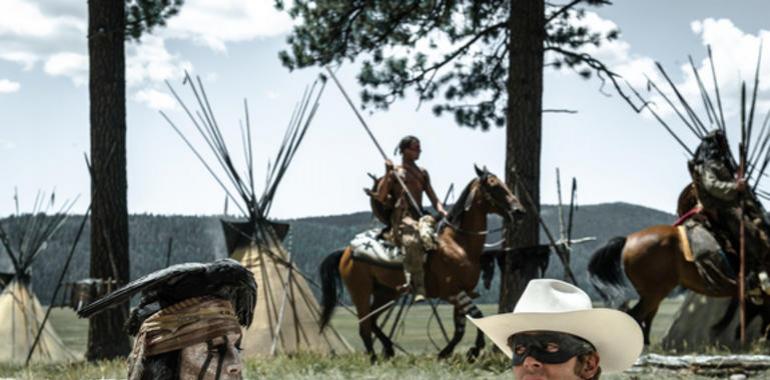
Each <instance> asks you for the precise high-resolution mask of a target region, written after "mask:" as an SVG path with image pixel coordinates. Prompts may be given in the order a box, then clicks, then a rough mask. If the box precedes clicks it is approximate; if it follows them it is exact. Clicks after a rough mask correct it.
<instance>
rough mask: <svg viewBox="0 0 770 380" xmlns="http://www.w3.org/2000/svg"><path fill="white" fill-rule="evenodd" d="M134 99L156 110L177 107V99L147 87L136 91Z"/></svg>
mask: <svg viewBox="0 0 770 380" xmlns="http://www.w3.org/2000/svg"><path fill="white" fill-rule="evenodd" d="M133 100H134V101H136V102H138V103H142V104H144V105H146V106H147V107H150V108H152V109H156V110H167V109H173V108H176V101H175V100H174V98H172V97H171V96H170V95H169V94H167V93H165V92H161V91H158V90H156V89H152V88H151V89H145V90H140V91H138V92H136V93H135V94H134V96H133Z"/></svg>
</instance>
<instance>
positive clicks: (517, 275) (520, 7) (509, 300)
mask: <svg viewBox="0 0 770 380" xmlns="http://www.w3.org/2000/svg"><path fill="white" fill-rule="evenodd" d="M508 22H509V28H510V34H509V41H508V45H509V52H510V53H509V55H508V83H507V87H508V109H507V110H506V119H507V120H506V123H507V125H506V159H505V171H506V173H505V174H506V175H505V178H506V184H507V185H508V186H509V187H510V188H511V189H512V190H513V192H514V194H515V195H516V196H517V197H518V198H519V199H520V200H521V201H522V202H526V199H527V197H526V196H525V195H524V193H523V191H524V190H526V191H528V192H529V193H530V195H531V196H532V200H533V202H534V203H535V204H534V205H527V206H528V207H527V209H528V212H527V214H526V215H525V216H524V220H523V221H522V223H520V224H517V225H515V226H508V228H507V229H506V236H505V238H506V245H507V246H508V247H511V248H517V247H533V246H536V245H538V244H539V226H538V219H537V215H536V214H535V212H537V213H539V212H540V148H541V137H542V131H541V129H542V108H543V107H542V101H543V42H544V41H545V2H544V1H543V0H511V9H510V18H509V21H508ZM514 171H515V172H516V173H517V174H518V178H519V182H518V183H517V182H516V180H515V178H516V176H514V175H513V172H514ZM533 210H534V211H533ZM511 262H512V260H506V265H505V270H504V271H503V274H502V281H501V282H500V300H499V306H498V309H499V310H498V311H499V312H501V313H502V312H510V311H512V310H513V307H514V306H515V305H516V302H517V301H518V299H519V297H520V296H521V293H522V292H523V290H524V287H525V286H526V284H527V282H529V280H530V279H531V278H532V276H533V274H532V271H521V270H520V269H516V268H512V265H511Z"/></svg>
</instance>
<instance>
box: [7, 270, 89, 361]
mask: <svg viewBox="0 0 770 380" xmlns="http://www.w3.org/2000/svg"><path fill="white" fill-rule="evenodd" d="M44 315H45V310H43V307H42V306H41V305H40V301H38V299H37V297H35V295H34V294H33V293H32V292H31V291H30V290H29V287H28V286H27V285H26V284H24V283H22V281H20V280H13V281H11V283H10V284H8V286H7V287H5V289H3V292H2V293H0V340H2V342H3V344H0V362H14V363H24V361H25V360H26V359H27V354H28V353H29V350H30V348H31V347H32V343H33V342H34V340H35V335H36V334H37V332H38V330H40V326H41V325H42V322H43V316H44ZM75 359H76V358H75V355H74V354H73V353H72V352H71V351H70V350H68V349H67V348H66V347H65V346H64V343H62V341H61V339H60V338H59V336H58V335H56V332H55V331H54V330H53V328H52V327H51V324H50V323H48V324H46V326H45V328H44V329H43V332H42V334H41V336H40V341H39V342H38V343H37V346H36V347H35V352H33V353H32V358H31V359H30V361H33V362H50V361H69V360H75Z"/></svg>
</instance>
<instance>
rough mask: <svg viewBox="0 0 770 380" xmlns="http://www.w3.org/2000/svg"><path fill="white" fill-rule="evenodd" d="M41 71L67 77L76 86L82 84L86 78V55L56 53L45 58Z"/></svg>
mask: <svg viewBox="0 0 770 380" xmlns="http://www.w3.org/2000/svg"><path fill="white" fill-rule="evenodd" d="M43 71H45V73H46V74H48V75H50V76H66V77H69V78H70V79H72V82H73V83H75V85H76V86H82V85H84V84H86V81H87V80H88V57H87V56H86V55H84V54H78V53H73V52H63V53H56V54H53V55H51V56H50V57H49V58H48V59H47V60H46V62H45V67H44V68H43Z"/></svg>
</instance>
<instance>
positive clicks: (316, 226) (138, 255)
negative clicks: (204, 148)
mask: <svg viewBox="0 0 770 380" xmlns="http://www.w3.org/2000/svg"><path fill="white" fill-rule="evenodd" d="M542 214H543V217H544V219H545V220H546V223H547V224H548V225H549V226H550V228H551V231H552V232H553V233H554V234H558V222H557V220H558V219H557V218H558V211H557V208H555V207H553V206H544V207H543V212H542ZM81 219H82V216H81V215H73V216H71V217H70V218H69V219H68V220H67V222H66V224H65V225H64V226H63V227H62V229H61V231H60V232H59V234H58V235H57V236H56V237H55V239H53V240H52V241H51V242H50V243H49V244H48V247H47V248H46V250H45V252H43V253H42V254H41V255H40V259H39V260H37V261H36V262H35V263H34V264H33V266H32V286H33V289H34V290H35V292H36V293H37V294H38V296H39V297H40V299H41V302H43V303H48V302H50V298H51V295H52V293H53V289H54V287H55V285H56V284H55V282H56V279H58V277H59V274H60V273H61V268H62V267H63V264H64V259H65V257H66V254H67V252H68V251H69V248H70V246H71V244H72V241H73V240H74V238H75V234H76V232H77V227H78V225H79V223H80V221H81ZM673 220H674V216H673V215H671V214H668V213H665V212H661V211H657V210H653V209H649V208H645V207H641V206H635V205H630V204H625V203H610V204H600V205H591V206H582V207H580V208H579V209H578V210H577V212H576V214H575V221H574V227H573V238H581V237H596V240H595V241H591V242H588V243H585V244H580V245H576V246H575V250H574V252H573V256H572V269H573V271H574V272H575V275H576V276H577V277H578V281H579V283H580V285H581V287H582V288H584V289H585V290H586V291H588V292H589V293H593V289H592V288H591V287H590V286H588V284H587V282H586V276H585V268H586V264H587V262H588V259H589V257H590V254H591V253H592V252H593V251H594V250H595V249H596V248H597V247H598V246H599V245H601V244H604V242H606V241H607V240H608V239H609V238H611V237H613V236H618V235H626V234H628V233H630V232H633V231H636V230H638V229H641V228H644V227H646V226H650V225H653V224H668V223H671V222H673ZM288 222H289V223H290V224H291V232H290V234H289V236H288V237H287V239H286V241H285V244H286V246H287V248H289V249H290V250H291V251H292V252H293V256H294V259H295V260H296V262H297V264H298V265H299V267H300V268H301V269H302V270H303V271H304V272H305V273H307V274H308V275H310V276H312V277H313V278H314V279H317V277H318V275H317V273H316V271H317V268H318V265H319V263H320V262H321V260H322V259H323V258H324V257H325V256H326V255H327V254H328V253H329V252H331V251H333V250H335V249H338V248H341V247H343V246H345V244H346V243H347V242H348V241H350V239H351V238H352V237H353V236H354V235H355V234H356V233H358V232H360V231H363V230H364V229H368V228H373V227H376V226H378V223H377V222H375V221H373V220H372V218H371V215H370V214H369V213H368V212H359V213H354V214H345V215H333V216H318V217H308V218H300V219H293V220H289V221H288ZM2 223H3V225H4V226H6V227H7V228H8V229H10V230H13V229H14V223H12V221H10V220H8V219H5V220H3V221H2ZM499 223H500V219H499V218H497V217H491V218H490V228H495V227H497V226H498V225H499ZM9 232H10V231H9ZM89 233H90V229H89V227H88V225H86V230H85V235H84V237H83V238H81V240H80V243H79V245H78V247H77V250H76V253H75V256H74V259H73V262H72V265H71V267H70V270H69V273H68V274H67V276H66V278H67V280H76V279H80V278H84V277H87V276H88V256H89V255H88V252H89V250H90V246H89V239H88V238H87V237H86V236H87V234H89ZM130 233H131V240H130V249H131V277H132V278H136V277H139V276H141V275H144V274H146V273H149V272H151V271H154V270H157V269H160V268H163V267H164V266H165V265H166V254H167V250H168V244H169V239H172V244H171V248H172V249H171V257H170V262H171V264H175V263H181V262H188V261H210V260H214V259H216V258H222V257H225V256H226V253H225V243H224V238H223V236H222V230H221V224H220V222H219V219H218V217H213V216H173V215H171V216H159V215H144V214H143V215H132V216H131V218H130ZM498 236H499V235H498ZM498 236H490V237H489V241H497V240H498V239H499V237H498ZM541 236H542V239H543V242H545V241H546V240H545V236H544V234H541ZM0 252H2V257H1V258H0V268H2V271H10V270H11V265H10V260H8V258H7V255H6V254H5V252H4V251H3V250H2V248H0ZM562 273H563V272H562V267H561V263H560V262H559V260H558V259H557V258H556V257H555V256H553V255H552V256H551V261H550V265H549V267H548V271H547V276H549V277H556V278H561V277H562V276H563V274H562ZM498 276H499V273H496V278H495V283H494V285H493V286H492V289H491V290H490V291H481V293H482V299H481V300H480V302H495V301H496V300H497V290H498V278H499V277H498Z"/></svg>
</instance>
